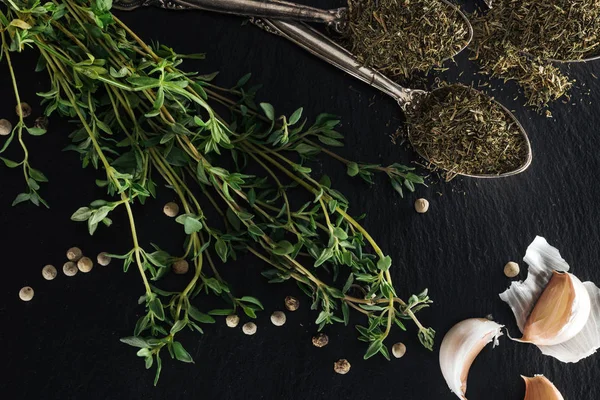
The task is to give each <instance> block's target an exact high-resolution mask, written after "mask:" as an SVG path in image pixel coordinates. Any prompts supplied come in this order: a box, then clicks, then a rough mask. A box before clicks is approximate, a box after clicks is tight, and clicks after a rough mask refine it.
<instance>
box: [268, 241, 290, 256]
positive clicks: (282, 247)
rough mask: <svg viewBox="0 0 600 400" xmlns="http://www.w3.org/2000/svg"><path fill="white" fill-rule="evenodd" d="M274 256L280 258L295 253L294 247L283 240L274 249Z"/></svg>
mask: <svg viewBox="0 0 600 400" xmlns="http://www.w3.org/2000/svg"><path fill="white" fill-rule="evenodd" d="M272 251H273V254H276V255H278V256H285V255H288V254H291V253H292V252H293V251H294V245H292V244H291V243H290V242H288V241H287V240H282V241H280V242H278V243H277V244H276V245H275V247H273V250H272Z"/></svg>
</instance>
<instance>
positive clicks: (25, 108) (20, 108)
mask: <svg viewBox="0 0 600 400" xmlns="http://www.w3.org/2000/svg"><path fill="white" fill-rule="evenodd" d="M15 112H16V113H17V115H18V116H23V118H27V117H29V116H30V115H31V106H30V105H29V104H27V103H21V104H17V107H15Z"/></svg>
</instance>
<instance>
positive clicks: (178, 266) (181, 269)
mask: <svg viewBox="0 0 600 400" xmlns="http://www.w3.org/2000/svg"><path fill="white" fill-rule="evenodd" d="M171 268H172V269H173V272H174V273H176V274H177V275H183V274H187V272H188V271H189V270H190V265H189V264H188V262H187V261H185V260H177V261H175V262H174V263H173V265H172V266H171Z"/></svg>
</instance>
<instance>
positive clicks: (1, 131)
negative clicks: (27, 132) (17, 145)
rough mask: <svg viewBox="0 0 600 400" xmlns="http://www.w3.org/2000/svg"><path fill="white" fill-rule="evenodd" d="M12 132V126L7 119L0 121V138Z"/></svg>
mask: <svg viewBox="0 0 600 400" xmlns="http://www.w3.org/2000/svg"><path fill="white" fill-rule="evenodd" d="M11 132H12V124H11V123H10V121H9V120H7V119H0V136H7V135H10V133H11Z"/></svg>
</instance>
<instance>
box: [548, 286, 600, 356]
mask: <svg viewBox="0 0 600 400" xmlns="http://www.w3.org/2000/svg"><path fill="white" fill-rule="evenodd" d="M583 286H584V287H585V289H586V290H587V292H588V294H589V296H590V301H591V307H590V308H591V312H590V317H589V318H588V320H587V323H586V324H585V326H584V327H583V329H582V330H581V332H579V333H578V334H577V335H576V336H575V337H574V338H573V339H571V340H567V341H566V342H563V343H560V344H557V345H554V346H538V347H539V348H540V350H541V351H542V354H545V355H547V356H552V357H554V358H556V359H558V360H560V361H562V362H565V363H575V362H577V361H579V360H582V359H584V358H586V357H589V356H591V355H592V354H594V353H595V352H596V350H597V349H598V348H600V289H599V288H598V287H597V286H596V285H595V284H594V283H593V282H584V283H583Z"/></svg>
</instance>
